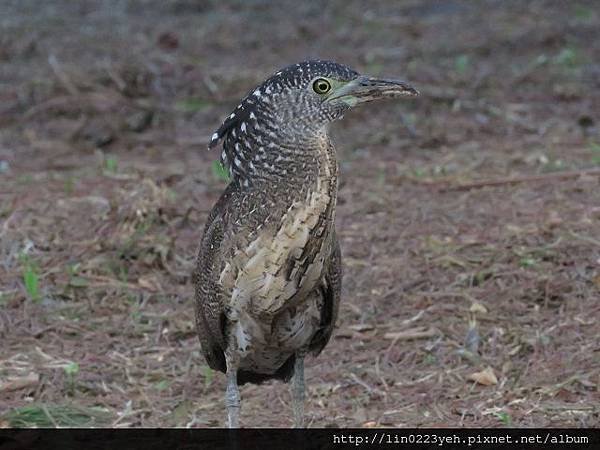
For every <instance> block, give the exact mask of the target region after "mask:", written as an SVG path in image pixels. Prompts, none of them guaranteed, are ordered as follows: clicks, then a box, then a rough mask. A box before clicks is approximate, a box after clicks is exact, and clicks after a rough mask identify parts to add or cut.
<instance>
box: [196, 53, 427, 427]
mask: <svg viewBox="0 0 600 450" xmlns="http://www.w3.org/2000/svg"><path fill="white" fill-rule="evenodd" d="M415 95H418V91H417V90H416V89H415V88H413V87H412V86H410V85H409V84H407V83H405V82H403V81H399V80H393V79H382V78H374V77H368V76H363V75H361V74H359V73H358V72H356V71H355V70H353V69H351V68H349V67H347V66H345V65H343V64H339V63H336V62H332V61H326V60H308V61H303V62H299V63H297V64H292V65H290V66H288V67H285V68H283V69H281V70H278V71H277V72H275V73H274V74H273V75H272V76H270V77H269V78H268V79H266V80H265V81H264V82H263V83H262V84H260V85H259V86H258V87H256V88H255V89H252V90H251V91H250V92H249V93H248V95H246V96H245V97H244V98H243V99H242V101H241V103H240V104H239V105H238V106H237V107H236V108H235V109H234V110H233V112H232V113H231V114H230V115H229V116H228V117H227V118H226V119H225V120H224V121H223V123H222V124H221V126H220V127H219V128H218V129H217V131H215V133H214V134H213V135H212V136H211V138H210V143H209V146H208V147H209V149H212V148H214V147H216V146H217V144H218V143H219V142H222V148H223V150H222V153H221V156H220V162H221V164H222V165H223V167H224V168H225V169H226V170H227V172H228V173H229V184H228V185H227V187H226V188H225V190H224V192H223V193H222V195H221V196H220V198H219V199H218V201H217V202H216V204H215V205H214V207H213V208H212V210H211V211H210V213H209V215H208V219H207V222H206V225H205V227H204V234H203V237H202V240H201V242H200V248H199V251H198V257H197V262H196V268H195V271H194V284H195V300H196V301H195V319H196V329H197V333H198V336H199V339H200V346H201V349H202V353H203V355H204V357H205V359H206V362H207V364H208V366H209V367H210V368H212V369H214V370H216V371H220V372H223V373H224V374H225V379H226V392H225V406H226V408H227V424H228V426H229V428H239V414H240V406H241V400H240V393H239V387H238V386H240V385H243V384H245V383H256V384H260V383H262V382H264V381H267V380H270V379H277V380H282V381H284V382H289V381H290V380H291V397H292V407H293V416H294V419H293V423H294V426H295V427H303V426H304V401H305V381H304V360H305V357H306V356H307V355H308V354H313V355H315V356H316V355H318V354H319V353H320V352H321V351H322V350H323V348H324V347H325V346H326V344H327V343H328V341H329V340H330V338H331V335H332V332H333V329H334V325H335V322H336V319H337V316H338V310H339V305H340V296H341V283H342V263H341V252H340V245H339V241H338V237H337V235H336V230H335V225H334V221H335V212H336V201H337V191H338V162H337V157H336V150H335V148H334V145H333V144H332V142H331V140H330V138H329V134H328V129H329V125H330V124H331V123H332V122H334V121H335V120H338V119H341V118H342V117H343V116H344V114H345V113H346V112H347V111H348V110H350V109H352V108H354V107H356V106H358V105H360V104H363V103H366V102H369V101H372V100H376V99H382V98H389V97H400V96H415Z"/></svg>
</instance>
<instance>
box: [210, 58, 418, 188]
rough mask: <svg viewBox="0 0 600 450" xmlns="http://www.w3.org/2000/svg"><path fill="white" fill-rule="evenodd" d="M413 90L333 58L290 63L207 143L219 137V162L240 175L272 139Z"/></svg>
mask: <svg viewBox="0 0 600 450" xmlns="http://www.w3.org/2000/svg"><path fill="white" fill-rule="evenodd" d="M414 95H418V92H417V90H416V89H414V88H413V87H411V86H409V85H408V84H406V83H404V82H402V81H398V80H389V79H381V78H372V77H368V76H363V75H360V74H359V73H358V72H356V71H354V70H352V69H350V68H349V67H346V66H344V65H342V64H338V63H335V62H331V61H305V62H301V63H298V64H293V65H291V66H288V67H286V68H284V69H282V70H279V71H278V72H276V73H275V74H274V75H272V76H271V77H269V78H268V79H267V80H266V81H264V82H263V83H262V84H261V85H260V86H258V87H257V88H255V89H253V90H252V91H251V92H250V93H249V94H248V95H247V96H246V97H244V99H243V100H242V101H241V103H240V104H239V105H238V106H237V108H236V109H235V110H234V111H233V112H232V113H231V114H230V115H229V116H228V117H227V118H226V119H225V121H224V122H223V124H222V125H221V126H220V127H219V129H218V130H217V131H216V132H215V133H214V134H213V135H212V137H211V141H210V144H209V148H212V147H214V146H216V144H217V143H218V142H219V141H220V140H221V139H224V143H223V153H222V155H221V162H222V163H223V165H224V166H225V167H227V168H228V169H229V172H230V173H231V174H232V175H234V178H235V175H240V176H242V177H243V176H244V175H247V174H248V172H250V171H252V170H253V168H254V167H255V166H256V164H255V163H253V162H252V161H253V160H255V159H257V158H258V159H259V160H260V159H261V158H263V159H264V158H266V157H268V151H269V148H275V147H276V146H277V143H281V144H285V143H290V142H300V141H303V140H306V139H310V138H311V137H313V136H315V135H317V134H319V133H320V132H321V131H322V130H323V129H324V128H325V127H326V126H327V125H328V124H329V123H330V122H332V121H334V120H336V119H339V118H341V117H342V116H343V115H344V113H345V112H346V111H347V110H349V109H350V108H353V107H355V106H357V105H360V104H362V103H366V102H369V101H372V100H376V99H380V98H389V97H398V96H414ZM263 154H264V155H263ZM265 155H266V156H265Z"/></svg>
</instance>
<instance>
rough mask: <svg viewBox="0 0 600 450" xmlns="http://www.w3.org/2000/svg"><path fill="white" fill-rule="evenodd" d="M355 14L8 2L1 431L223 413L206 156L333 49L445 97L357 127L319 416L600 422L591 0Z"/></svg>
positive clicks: (2, 46) (386, 5)
mask: <svg viewBox="0 0 600 450" xmlns="http://www.w3.org/2000/svg"><path fill="white" fill-rule="evenodd" d="M336 3H337V2H333V3H332V4H331V6H328V7H326V8H325V9H324V10H319V11H315V9H314V6H311V5H310V4H308V3H306V4H305V3H303V2H290V5H288V7H287V8H283V9H281V8H276V7H272V6H270V5H269V4H268V3H265V4H263V3H259V4H257V5H247V4H246V3H242V2H234V3H230V4H226V5H223V4H219V5H217V3H216V2H215V3H214V4H213V3H210V2H209V3H207V4H206V6H205V7H203V8H200V7H198V6H197V5H196V3H195V2H187V1H178V2H171V3H162V2H156V3H155V4H152V5H150V4H149V6H148V7H147V8H146V9H147V10H146V12H145V13H144V14H142V13H136V12H135V11H134V9H133V8H132V7H131V5H129V6H127V5H128V4H127V3H126V2H115V6H114V8H105V9H99V10H96V9H94V8H95V7H93V6H91V4H90V5H88V6H80V7H79V6H74V3H72V2H66V1H56V2H53V5H47V6H40V5H39V2H9V3H7V5H6V6H5V8H7V10H8V12H7V15H6V17H8V18H9V20H10V21H11V22H10V24H8V25H7V26H8V27H9V28H10V31H11V33H8V34H7V35H6V36H8V37H5V38H2V39H0V63H1V64H2V66H3V71H4V72H3V75H2V78H0V83H1V86H2V88H3V89H2V93H0V127H2V133H0V183H1V186H2V188H1V189H0V280H1V284H0V340H2V346H1V347H0V417H1V418H0V423H1V424H2V425H12V426H120V427H133V426H217V425H222V424H223V420H222V419H223V415H224V414H223V412H224V411H223V404H222V403H223V402H222V396H223V392H224V384H223V377H222V376H221V375H220V374H213V373H212V372H211V371H210V370H209V369H208V368H207V367H206V366H205V363H204V361H203V359H202V357H201V356H200V353H199V344H198V342H197V338H196V336H195V334H194V324H193V303H192V292H193V289H192V287H191V283H190V273H191V270H192V267H193V263H194V259H195V252H196V248H197V247H196V246H197V243H198V241H199V238H200V233H201V230H202V227H203V224H204V221H205V218H206V216H207V213H208V210H209V208H210V206H211V205H212V204H213V203H214V202H215V201H216V199H217V198H218V195H219V193H220V191H221V190H222V189H223V187H224V183H223V181H222V180H220V178H219V176H218V174H216V173H214V172H213V169H212V161H213V160H214V159H216V155H214V154H209V153H207V152H205V150H204V149H205V144H206V142H207V137H208V136H209V135H210V134H211V133H212V131H213V128H214V127H216V126H217V125H218V123H219V121H220V119H221V118H222V117H224V116H225V115H226V114H228V112H229V111H230V109H231V108H232V107H233V106H234V105H235V103H236V101H237V100H238V99H239V98H240V97H241V96H242V95H243V94H244V93H245V92H246V91H247V90H249V89H250V88H251V87H252V86H253V85H254V84H255V83H257V82H258V81H260V80H261V79H263V78H264V77H265V76H266V75H267V74H268V73H270V72H271V71H273V70H274V69H275V68H277V67H279V66H281V65H282V64H285V63H288V62H294V61H295V60H297V59H301V58H305V57H306V56H313V55H319V56H322V57H329V58H333V59H337V60H339V61H343V62H346V63H348V64H349V65H352V66H355V67H357V68H359V69H360V70H362V71H364V72H368V73H373V74H375V75H377V74H388V75H399V76H403V77H405V78H406V79H408V80H410V81H412V82H414V84H415V85H416V86H417V87H419V89H420V90H421V92H422V93H423V95H422V96H421V98H420V99H419V100H418V101H414V102H410V103H395V102H390V103H386V104H381V105H378V106H373V107H371V108H364V109H363V110H360V111H357V112H355V113H352V114H350V115H349V116H348V117H347V118H346V119H345V121H343V122H341V123H339V124H337V125H336V126H335V128H334V135H335V137H336V142H337V144H338V147H339V149H340V151H339V153H340V155H339V156H340V159H341V170H342V184H341V189H340V201H339V208H338V228H339V233H340V237H341V241H342V248H343V254H344V258H345V262H344V264H345V286H344V300H343V306H342V311H341V317H340V322H339V328H338V330H337V332H336V334H335V337H334V339H333V340H332V342H331V343H330V345H329V346H328V347H327V349H326V350H325V352H324V353H323V354H322V355H321V356H320V357H319V358H318V359H316V360H310V361H309V362H308V364H307V372H308V373H307V383H308V391H309V395H308V398H309V403H308V405H307V413H308V417H309V420H310V424H311V425H312V426H324V425H328V424H336V425H339V426H374V425H393V426H453V425H456V426H506V425H513V426H551V425H554V426H557V425H561V426H592V425H596V424H598V421H599V420H600V408H599V406H598V405H600V357H599V355H600V354H599V352H600V342H599V340H598V336H599V335H600V319H599V317H600V231H599V230H600V228H599V226H598V223H599V221H600V186H599V178H598V172H597V169H598V164H600V159H599V158H600V154H599V153H598V149H599V148H600V147H599V145H600V134H599V126H598V124H597V123H598V121H599V120H600V114H599V113H600V94H599V92H600V89H598V88H599V87H600V85H598V82H597V79H598V73H600V68H599V67H598V64H597V61H598V60H599V57H600V47H599V44H598V43H599V42H600V31H599V30H600V26H599V25H600V16H599V15H598V12H597V11H596V10H595V8H594V7H593V3H592V2H570V3H568V4H567V3H565V5H563V6H557V4H556V3H555V2H544V1H532V2H527V4H526V5H524V4H523V3H520V2H514V3H513V2H509V3H511V4H510V5H505V3H501V4H499V3H497V2H476V3H463V2H444V5H445V6H440V4H439V3H437V2H416V1H415V2H412V1H411V2H403V3H399V4H396V3H392V2H370V3H369V7H368V8H366V10H365V8H364V7H361V5H360V4H359V2H351V3H350V4H348V3H347V2H344V7H341V6H340V5H336ZM123 5H125V6H123ZM549 5H553V6H552V7H550V6H549ZM284 11H288V12H290V14H285V15H283V14H284ZM484 13H485V17H486V18H487V19H488V23H482V21H481V17H482V14H484ZM291 17H295V18H294V19H292V18H291ZM265 23H269V24H270V28H269V40H268V41H267V40H265V39H263V31H264V24H265ZM32 27H33V29H35V30H36V32H35V33H30V32H29V31H28V30H30V29H32ZM242 28H243V29H244V30H245V32H244V33H243V36H244V39H243V40H242V38H241V35H240V29H242ZM559 172H560V173H562V172H569V173H572V174H571V175H569V176H566V177H563V176H554V175H551V176H547V174H555V173H559ZM540 175H544V176H541V177H540ZM515 177H516V178H518V179H519V180H520V182H518V183H512V182H508V181H507V180H509V181H510V180H512V179H514V178H515ZM494 180H501V182H500V183H495V182H494ZM473 183H475V184H473ZM242 397H243V399H244V403H243V418H242V421H243V422H242V423H243V424H244V425H245V426H259V425H265V426H288V425H290V424H291V414H290V407H289V402H290V399H289V395H288V393H287V390H286V387H285V386H284V385H281V384H277V383H273V384H267V385H264V386H258V387H257V386H245V387H244V388H243V389H242Z"/></svg>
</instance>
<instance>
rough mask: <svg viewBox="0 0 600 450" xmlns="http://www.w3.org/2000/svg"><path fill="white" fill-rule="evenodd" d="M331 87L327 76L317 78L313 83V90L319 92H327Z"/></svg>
mask: <svg viewBox="0 0 600 450" xmlns="http://www.w3.org/2000/svg"><path fill="white" fill-rule="evenodd" d="M330 89H331V84H330V83H329V81H327V80H326V79H325V78H317V79H316V80H315V82H314V83H313V90H314V91H315V92H316V93H317V94H321V95H322V94H327V93H328V92H329V90H330Z"/></svg>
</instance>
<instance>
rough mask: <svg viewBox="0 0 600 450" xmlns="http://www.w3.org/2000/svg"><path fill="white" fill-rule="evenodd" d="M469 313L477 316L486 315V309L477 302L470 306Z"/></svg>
mask: <svg viewBox="0 0 600 450" xmlns="http://www.w3.org/2000/svg"><path fill="white" fill-rule="evenodd" d="M469 311H471V312H472V313H474V314H477V313H480V314H487V312H488V310H487V308H486V307H485V306H483V305H482V304H481V303H479V302H475V303H473V304H472V305H471V307H470V308H469Z"/></svg>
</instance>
